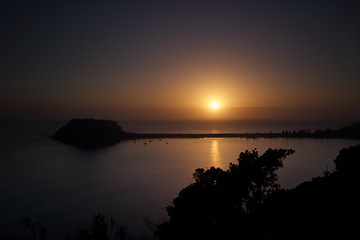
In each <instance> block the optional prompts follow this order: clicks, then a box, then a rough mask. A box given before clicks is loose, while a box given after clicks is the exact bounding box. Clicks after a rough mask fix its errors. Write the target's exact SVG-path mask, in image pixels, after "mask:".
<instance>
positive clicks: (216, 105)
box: [211, 102, 219, 109]
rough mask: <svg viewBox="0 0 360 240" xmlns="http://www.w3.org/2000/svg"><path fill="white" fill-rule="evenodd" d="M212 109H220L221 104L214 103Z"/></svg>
mask: <svg viewBox="0 0 360 240" xmlns="http://www.w3.org/2000/svg"><path fill="white" fill-rule="evenodd" d="M211 108H212V109H218V108H219V104H218V103H217V102H213V103H211Z"/></svg>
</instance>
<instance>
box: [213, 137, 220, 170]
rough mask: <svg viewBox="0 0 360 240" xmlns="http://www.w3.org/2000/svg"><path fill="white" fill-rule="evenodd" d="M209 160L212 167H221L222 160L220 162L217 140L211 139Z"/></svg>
mask: <svg viewBox="0 0 360 240" xmlns="http://www.w3.org/2000/svg"><path fill="white" fill-rule="evenodd" d="M210 159H211V164H212V166H214V167H222V160H221V156H220V151H219V143H218V140H217V139H213V140H212V141H211V147H210Z"/></svg>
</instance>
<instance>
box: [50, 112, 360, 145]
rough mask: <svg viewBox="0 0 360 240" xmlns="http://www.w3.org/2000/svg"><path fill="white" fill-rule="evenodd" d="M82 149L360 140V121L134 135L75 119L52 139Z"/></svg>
mask: <svg viewBox="0 0 360 240" xmlns="http://www.w3.org/2000/svg"><path fill="white" fill-rule="evenodd" d="M52 138H53V139H55V140H58V141H60V142H63V143H66V144H70V145H73V146H76V147H80V148H101V147H106V146H109V145H113V144H116V143H119V142H121V141H124V140H136V139H150V138H151V139H154V138H351V139H359V138H360V122H357V123H354V124H352V125H350V126H346V127H343V128H341V129H339V130H333V129H325V130H316V131H313V132H311V131H310V130H298V131H288V130H284V131H282V132H280V133H273V132H269V133H132V132H125V131H123V129H122V127H121V126H119V125H118V123H117V122H116V121H112V120H98V119H93V118H85V119H76V118H74V119H72V120H71V121H69V122H68V123H67V124H66V125H65V126H63V127H61V128H60V129H59V130H57V132H56V133H55V135H54V136H53V137H52Z"/></svg>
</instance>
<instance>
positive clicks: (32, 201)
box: [0, 121, 360, 239]
mask: <svg viewBox="0 0 360 240" xmlns="http://www.w3.org/2000/svg"><path fill="white" fill-rule="evenodd" d="M64 124H65V122H17V123H15V122H12V123H9V122H8V123H2V124H1V126H0V239H7V236H9V235H20V236H23V234H27V236H30V232H28V230H27V229H25V228H24V226H23V225H22V223H21V220H22V219H24V218H25V217H31V218H32V219H33V220H35V221H39V222H41V223H42V224H43V225H46V226H47V229H48V239H64V237H65V236H67V235H69V234H70V235H71V234H74V233H75V231H76V229H77V227H78V226H79V225H87V224H89V222H90V218H91V216H92V215H93V214H96V213H104V214H106V216H109V217H113V218H115V219H116V220H117V222H118V223H119V224H122V225H124V226H125V227H126V228H127V229H128V232H129V234H130V235H133V236H141V235H145V236H149V235H150V230H149V228H148V226H147V225H146V224H145V221H144V218H148V219H151V220H152V221H154V222H158V221H161V220H162V219H166V210H165V207H166V206H167V205H169V204H171V202H172V199H173V198H175V197H176V196H177V194H178V193H179V191H180V190H181V189H182V188H184V187H186V186H187V185H188V184H190V183H192V181H193V179H192V173H193V172H194V170H195V169H196V168H205V169H206V168H209V167H211V166H215V167H221V168H223V169H227V168H228V165H229V163H231V162H233V163H235V162H236V161H237V158H238V155H239V153H240V152H241V151H245V150H246V149H249V150H252V149H254V148H256V149H257V150H258V151H259V153H260V154H262V153H263V152H264V151H265V150H266V149H268V148H292V149H294V150H295V151H296V152H295V154H294V155H292V156H290V157H288V158H287V159H286V160H285V161H284V168H283V169H280V170H279V171H278V175H279V182H280V184H281V185H282V187H284V188H293V187H295V186H297V185H298V184H299V183H301V182H303V181H307V180H311V179H312V178H313V177H317V176H321V175H322V174H323V172H324V171H332V170H333V169H334V164H333V160H334V159H335V158H336V156H337V154H338V152H339V150H341V149H342V148H344V147H349V146H353V145H357V144H360V140H348V139H284V138H279V139H263V138H259V139H244V138H200V139H147V140H146V141H145V140H136V141H124V142H121V143H118V144H116V145H113V146H110V147H106V148H103V149H98V150H91V151H89V150H87V151H86V150H81V149H78V148H75V147H72V146H70V145H66V144H62V143H60V142H57V141H54V140H52V139H51V138H50V136H51V135H53V134H54V133H55V132H56V130H57V129H58V128H59V127H61V126H63V125H64ZM119 124H120V125H121V126H122V127H123V129H124V130H125V131H132V132H138V133H223V132H233V133H245V132H270V131H272V132H281V131H282V130H300V129H310V130H315V129H324V128H333V129H338V128H340V127H341V126H342V125H340V123H328V125H326V124H324V123H320V122H315V123H310V122H306V123H304V122H303V123H301V122H288V123H284V122H283V123H281V122H267V123H265V122H250V121H248V122H234V121H230V122H229V121H228V122H200V121H196V122H190V121H187V122H180V121H176V122H175V121H172V122H166V121H151V122H144V121H143V122H140V121H137V122H135V121H133V122H129V121H128V122H126V121H119Z"/></svg>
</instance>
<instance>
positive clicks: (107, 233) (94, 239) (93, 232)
mask: <svg viewBox="0 0 360 240" xmlns="http://www.w3.org/2000/svg"><path fill="white" fill-rule="evenodd" d="M70 239H71V238H68V240H70ZM75 239H76V240H125V239H127V232H126V229H125V227H124V226H121V225H117V224H116V222H115V219H114V218H111V217H110V218H106V217H105V215H103V214H96V215H94V216H93V218H92V220H91V223H90V225H89V226H88V227H84V226H80V227H79V229H78V232H77V236H76V237H75Z"/></svg>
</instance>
